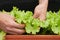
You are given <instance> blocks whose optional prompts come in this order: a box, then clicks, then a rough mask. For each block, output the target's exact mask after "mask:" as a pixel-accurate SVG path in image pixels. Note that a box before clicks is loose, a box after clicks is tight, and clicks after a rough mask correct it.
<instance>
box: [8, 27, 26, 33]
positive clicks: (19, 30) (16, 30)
mask: <svg viewBox="0 0 60 40" xmlns="http://www.w3.org/2000/svg"><path fill="white" fill-rule="evenodd" d="M7 30H8V31H10V33H12V32H14V33H15V34H16V33H17V34H23V33H25V30H23V29H16V28H9V27H8V29H7Z"/></svg>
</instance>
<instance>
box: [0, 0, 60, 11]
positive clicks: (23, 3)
mask: <svg viewBox="0 0 60 40" xmlns="http://www.w3.org/2000/svg"><path fill="white" fill-rule="evenodd" d="M36 5H38V0H0V10H3V9H4V10H5V11H11V10H12V8H13V6H16V7H18V8H19V9H20V10H29V11H33V10H34V8H35V7H36ZM59 9H60V0H49V5H48V11H49V10H51V11H58V10H59Z"/></svg>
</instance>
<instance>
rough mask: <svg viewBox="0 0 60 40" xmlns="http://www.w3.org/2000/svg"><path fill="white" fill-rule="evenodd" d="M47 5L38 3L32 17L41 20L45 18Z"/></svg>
mask: <svg viewBox="0 0 60 40" xmlns="http://www.w3.org/2000/svg"><path fill="white" fill-rule="evenodd" d="M46 11H47V6H46V5H44V4H39V5H37V6H36V8H35V10H34V15H33V17H34V18H39V19H40V20H41V21H43V20H45V19H46Z"/></svg>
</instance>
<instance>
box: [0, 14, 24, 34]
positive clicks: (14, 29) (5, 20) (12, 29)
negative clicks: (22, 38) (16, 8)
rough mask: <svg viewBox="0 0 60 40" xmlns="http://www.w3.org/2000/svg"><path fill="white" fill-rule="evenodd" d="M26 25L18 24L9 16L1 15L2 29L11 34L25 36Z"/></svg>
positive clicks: (0, 25) (0, 23) (0, 24)
mask: <svg viewBox="0 0 60 40" xmlns="http://www.w3.org/2000/svg"><path fill="white" fill-rule="evenodd" d="M24 26H25V25H24V24H18V23H16V22H15V20H14V18H13V17H12V16H10V15H9V14H3V13H0V29H2V30H3V31H5V32H6V33H9V34H23V33H24V32H25V30H24V29H23V28H24Z"/></svg>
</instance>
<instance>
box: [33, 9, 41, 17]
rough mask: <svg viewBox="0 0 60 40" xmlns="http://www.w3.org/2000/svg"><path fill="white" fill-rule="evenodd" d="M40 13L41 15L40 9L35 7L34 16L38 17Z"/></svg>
mask: <svg viewBox="0 0 60 40" xmlns="http://www.w3.org/2000/svg"><path fill="white" fill-rule="evenodd" d="M39 15H40V13H39V10H38V11H36V9H35V11H34V15H33V17H34V18H38V17H39Z"/></svg>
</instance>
